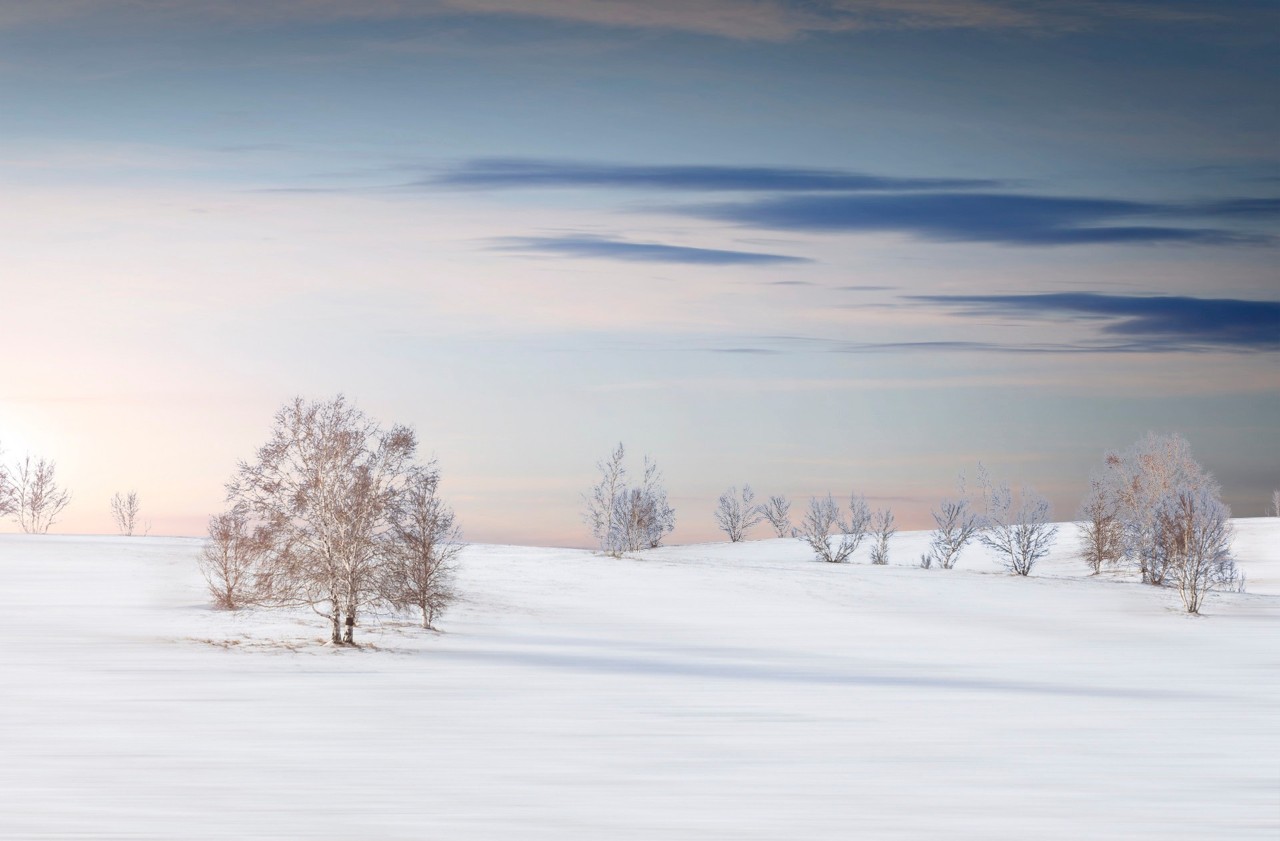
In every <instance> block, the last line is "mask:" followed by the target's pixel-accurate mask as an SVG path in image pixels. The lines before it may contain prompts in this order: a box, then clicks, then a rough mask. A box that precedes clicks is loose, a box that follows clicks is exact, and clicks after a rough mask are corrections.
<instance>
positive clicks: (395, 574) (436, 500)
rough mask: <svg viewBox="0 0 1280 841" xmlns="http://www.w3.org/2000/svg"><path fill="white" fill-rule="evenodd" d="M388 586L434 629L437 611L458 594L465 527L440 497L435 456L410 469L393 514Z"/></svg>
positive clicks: (424, 624)
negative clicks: (458, 569) (459, 554)
mask: <svg viewBox="0 0 1280 841" xmlns="http://www.w3.org/2000/svg"><path fill="white" fill-rule="evenodd" d="M391 538H392V539H391V553H390V563H389V564H388V566H387V577H386V581H385V584H386V591H387V594H388V596H389V598H390V600H391V602H392V603H393V604H394V605H395V606H396V607H398V608H400V609H402V610H414V611H416V612H418V613H419V614H420V615H421V617H422V627H423V628H426V629H428V630H434V629H435V620H436V617H437V616H439V615H440V614H441V613H443V612H444V610H445V608H447V607H448V606H449V604H450V603H452V602H453V601H454V599H456V598H457V593H456V591H455V589H454V584H453V582H454V575H455V574H456V572H457V564H456V558H457V556H458V553H459V552H460V551H461V550H462V530H461V529H460V528H459V527H458V526H457V525H456V524H455V522H454V514H453V510H452V509H451V508H450V507H449V506H448V505H447V504H446V503H445V501H444V500H443V499H442V498H441V497H440V469H439V467H438V466H437V465H436V463H435V462H434V461H432V462H431V463H429V464H427V465H426V466H425V467H415V468H413V469H411V470H410V473H409V477H408V480H407V481H406V483H405V487H404V491H403V493H401V494H400V496H399V498H398V499H397V501H396V505H395V513H394V516H393V519H392V532H391Z"/></svg>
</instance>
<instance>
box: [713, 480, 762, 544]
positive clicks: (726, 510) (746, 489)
mask: <svg viewBox="0 0 1280 841" xmlns="http://www.w3.org/2000/svg"><path fill="white" fill-rule="evenodd" d="M755 498H756V495H755V491H753V490H751V486H750V485H743V486H742V493H741V494H739V493H738V488H737V487H736V486H735V487H732V488H729V490H727V491H725V492H724V493H722V494H720V501H719V503H718V504H717V505H716V511H715V517H716V525H717V526H718V527H719V528H720V531H722V532H724V533H725V534H727V535H728V536H729V541H730V542H731V543H739V542H741V541H742V540H745V539H746V537H747V532H748V531H749V530H750V529H751V528H753V527H754V526H758V525H760V523H761V522H762V521H763V520H764V515H763V514H762V513H761V512H760V510H759V509H758V508H757V507H756V505H755Z"/></svg>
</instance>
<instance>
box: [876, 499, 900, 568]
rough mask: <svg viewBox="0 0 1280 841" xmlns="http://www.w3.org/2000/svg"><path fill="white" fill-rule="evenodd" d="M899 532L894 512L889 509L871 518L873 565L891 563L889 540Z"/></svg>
mask: <svg viewBox="0 0 1280 841" xmlns="http://www.w3.org/2000/svg"><path fill="white" fill-rule="evenodd" d="M897 530H898V527H897V525H896V524H895V523H894V521H893V512H892V511H890V510H889V509H888V508H885V509H884V510H882V511H877V512H876V513H875V516H873V517H872V518H871V536H872V537H873V538H874V541H875V542H873V543H872V544H871V563H873V564H876V565H877V566H884V565H886V564H888V563H889V538H891V537H893V535H894V533H895V532H896V531H897Z"/></svg>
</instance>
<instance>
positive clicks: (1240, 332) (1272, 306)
mask: <svg viewBox="0 0 1280 841" xmlns="http://www.w3.org/2000/svg"><path fill="white" fill-rule="evenodd" d="M906 297H907V299H908V300H913V301H920V302H925V303H931V304H940V305H942V306H947V307H955V308H958V309H960V310H961V312H962V313H963V314H966V315H974V316H982V317H986V316H990V315H993V314H995V315H1030V316H1033V317H1037V318H1046V319H1052V318H1058V319H1061V318H1068V319H1077V320H1084V319H1088V320H1105V321H1106V322H1107V323H1106V324H1105V325H1103V326H1102V327H1101V329H1100V333H1102V334H1104V335H1107V336H1119V337H1123V338H1126V339H1130V340H1132V341H1134V342H1136V343H1137V347H1139V348H1140V349H1146V350H1192V349H1197V348H1203V347H1217V348H1228V349H1236V350H1264V351H1267V350H1280V301H1249V300H1241V299H1237V298H1191V297H1181V296H1173V295H1170V296H1141V295H1106V294H1102V293H1097V292H1059V293H1047V294H1039V295H912V296H906Z"/></svg>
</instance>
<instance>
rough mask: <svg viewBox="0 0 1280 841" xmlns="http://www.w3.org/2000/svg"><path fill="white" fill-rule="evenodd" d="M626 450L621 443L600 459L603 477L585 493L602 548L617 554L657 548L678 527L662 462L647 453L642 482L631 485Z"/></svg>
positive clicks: (585, 514) (590, 523) (593, 530)
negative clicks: (663, 474) (650, 457)
mask: <svg viewBox="0 0 1280 841" xmlns="http://www.w3.org/2000/svg"><path fill="white" fill-rule="evenodd" d="M625 458H626V451H625V449H624V448H623V446H622V444H619V445H618V446H617V447H616V448H615V449H614V451H613V452H612V453H611V454H610V456H609V457H608V458H607V459H605V460H604V461H601V462H598V463H597V464H596V468H597V469H598V470H599V471H600V480H599V481H598V482H597V483H596V484H595V485H594V486H593V487H592V488H591V490H590V491H589V492H588V493H587V494H585V495H584V497H583V500H584V503H585V508H584V511H583V520H584V521H585V522H586V523H587V525H588V526H589V527H590V528H591V535H592V537H594V538H595V539H596V541H597V542H598V543H599V544H600V550H601V551H602V552H604V553H606V554H608V555H612V556H613V557H615V558H617V557H621V556H622V554H623V553H624V552H635V551H638V550H640V549H653V548H656V547H658V546H660V545H662V540H663V538H665V537H666V536H667V535H668V534H670V533H671V532H672V531H673V530H674V529H675V527H676V521H675V509H673V508H672V507H671V506H670V505H669V504H668V502H667V491H666V488H664V487H663V485H662V474H661V472H660V471H659V470H658V466H657V464H656V463H654V462H653V461H652V460H651V459H649V458H648V457H647V456H646V457H645V460H644V471H643V473H642V474H641V479H640V484H639V485H638V486H636V487H628V485H627V471H626V467H625V466H624V464H623V461H624V459H625Z"/></svg>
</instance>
